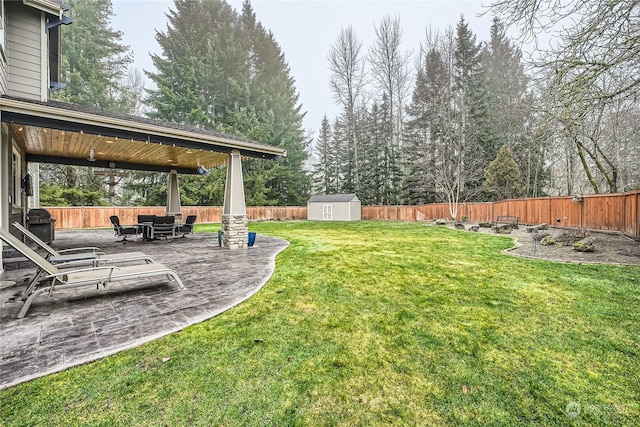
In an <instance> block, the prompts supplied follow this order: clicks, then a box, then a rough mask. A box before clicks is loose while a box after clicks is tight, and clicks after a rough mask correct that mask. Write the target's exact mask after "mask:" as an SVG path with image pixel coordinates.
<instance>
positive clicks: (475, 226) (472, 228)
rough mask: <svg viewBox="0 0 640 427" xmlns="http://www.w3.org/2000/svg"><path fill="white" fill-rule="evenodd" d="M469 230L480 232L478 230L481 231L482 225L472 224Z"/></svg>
mask: <svg viewBox="0 0 640 427" xmlns="http://www.w3.org/2000/svg"><path fill="white" fill-rule="evenodd" d="M469 231H475V232H478V231H480V226H479V225H472V226H471V227H469Z"/></svg>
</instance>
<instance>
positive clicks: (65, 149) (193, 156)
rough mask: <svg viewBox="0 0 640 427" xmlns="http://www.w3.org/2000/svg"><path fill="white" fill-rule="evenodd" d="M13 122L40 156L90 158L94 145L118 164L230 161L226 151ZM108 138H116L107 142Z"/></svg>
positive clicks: (187, 165) (182, 165)
mask: <svg viewBox="0 0 640 427" xmlns="http://www.w3.org/2000/svg"><path fill="white" fill-rule="evenodd" d="M19 127H21V126H18V125H15V124H13V125H12V128H13V130H14V133H16V135H18V137H19V135H22V136H23V137H24V144H25V146H26V149H27V152H28V153H31V154H37V155H48V156H59V157H73V158H77V159H83V158H87V157H88V156H89V149H90V148H91V147H93V149H94V156H95V158H96V159H97V160H105V161H113V162H115V163H116V164H117V163H118V162H121V163H130V162H131V161H132V160H134V161H135V162H136V163H140V164H141V165H149V166H154V165H163V166H174V165H175V166H176V167H180V168H185V169H192V170H196V169H197V168H198V166H200V165H203V166H205V167H207V168H210V167H215V166H220V165H223V164H225V163H226V161H227V158H228V155H227V154H226V153H220V152H214V151H207V150H202V149H188V148H184V147H175V146H173V145H166V144H154V143H149V142H146V141H136V140H126V139H119V140H115V139H112V138H108V137H104V136H99V135H92V134H85V133H80V132H69V131H64V133H63V131H59V130H57V129H46V130H45V129H43V128H36V127H34V126H22V127H23V131H22V132H18V129H19ZM107 141H113V142H112V143H107Z"/></svg>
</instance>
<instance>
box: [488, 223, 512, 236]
mask: <svg viewBox="0 0 640 427" xmlns="http://www.w3.org/2000/svg"><path fill="white" fill-rule="evenodd" d="M492 230H493V232H494V233H498V234H511V232H512V231H513V225H511V224H504V225H496V226H495V227H493V228H492Z"/></svg>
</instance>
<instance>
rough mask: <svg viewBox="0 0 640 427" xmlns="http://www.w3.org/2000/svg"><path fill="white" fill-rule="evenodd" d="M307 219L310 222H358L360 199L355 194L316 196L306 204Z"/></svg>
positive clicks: (359, 217)
mask: <svg viewBox="0 0 640 427" xmlns="http://www.w3.org/2000/svg"><path fill="white" fill-rule="evenodd" d="M307 219H308V220H312V221H359V220H360V219H361V206H360V199H358V196H356V195H355V194H318V195H315V196H311V198H310V199H309V201H308V202H307Z"/></svg>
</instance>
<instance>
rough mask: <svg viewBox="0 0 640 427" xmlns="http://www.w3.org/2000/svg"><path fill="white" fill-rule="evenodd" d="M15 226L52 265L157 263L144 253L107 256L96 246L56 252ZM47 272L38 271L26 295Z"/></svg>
mask: <svg viewBox="0 0 640 427" xmlns="http://www.w3.org/2000/svg"><path fill="white" fill-rule="evenodd" d="M13 226H14V227H15V228H16V230H18V231H19V232H21V233H22V234H23V235H24V236H25V237H27V238H28V239H29V240H31V241H32V242H34V243H35V244H36V245H38V246H39V247H40V248H42V249H44V250H45V251H46V252H47V255H46V257H45V258H46V259H47V260H48V261H49V262H50V263H51V264H55V265H58V264H67V265H69V266H73V267H75V266H80V265H92V266H94V267H97V266H99V265H104V264H110V263H113V264H118V263H121V262H134V261H144V262H146V263H147V264H152V263H155V260H154V259H153V258H152V257H150V256H149V255H147V254H145V253H142V252H122V253H119V254H105V253H104V252H100V248H97V247H95V246H91V247H83V248H71V249H62V250H60V251H56V250H55V249H53V248H52V247H51V246H49V245H47V244H46V243H45V242H44V241H42V239H40V238H39V237H38V236H36V235H35V234H33V233H32V232H30V231H29V230H27V229H26V228H24V227H23V226H22V224H20V223H19V222H14V223H13ZM44 274H45V272H44V271H43V270H41V269H38V271H37V272H36V274H35V275H34V276H33V278H32V279H31V282H30V283H29V285H28V286H27V289H25V292H24V293H25V294H26V293H28V292H29V291H30V290H31V289H32V288H33V287H34V286H36V285H37V284H38V282H39V281H40V279H41V278H42V276H43V275H44Z"/></svg>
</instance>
